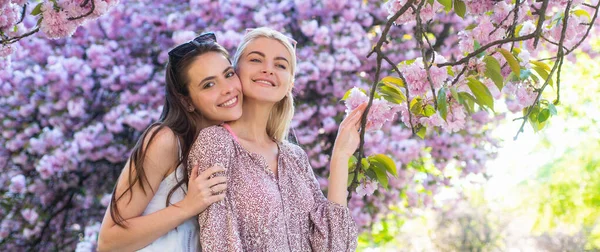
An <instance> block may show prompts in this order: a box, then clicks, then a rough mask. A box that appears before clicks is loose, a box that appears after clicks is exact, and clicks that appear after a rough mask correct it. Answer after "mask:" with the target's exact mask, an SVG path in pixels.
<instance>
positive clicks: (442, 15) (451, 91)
mask: <svg viewBox="0 0 600 252" xmlns="http://www.w3.org/2000/svg"><path fill="white" fill-rule="evenodd" d="M34 5H35V7H33V8H32V9H31V11H30V10H29V6H34ZM115 5H116V2H115V1H99V0H96V1H94V0H84V1H67V0H62V1H61V0H53V1H23V0H21V1H12V0H0V9H2V13H3V15H2V17H1V18H0V39H1V43H0V44H1V46H2V47H1V49H0V52H1V54H2V56H3V58H2V59H1V60H0V121H1V123H2V124H1V125H2V135H1V137H0V144H1V145H2V146H3V148H2V149H0V168H1V169H2V170H1V172H0V184H1V185H2V187H0V188H1V189H0V193H1V194H2V195H3V197H2V202H1V204H0V216H2V220H1V223H0V247H2V248H6V249H8V250H20V249H33V250H70V249H74V248H77V249H78V250H81V251H86V250H93V249H94V246H95V241H96V236H97V230H98V227H99V225H98V223H99V222H100V220H101V218H102V216H103V214H104V211H105V208H106V206H107V205H108V203H109V200H110V193H111V191H112V188H113V186H114V182H115V181H116V179H117V176H118V174H119V173H120V170H121V169H122V167H123V166H124V162H125V161H126V158H127V155H128V153H129V149H130V148H131V147H132V146H133V144H134V143H135V141H136V140H137V138H138V137H139V136H140V134H141V132H142V131H143V130H144V129H145V127H147V126H148V125H149V124H150V122H152V121H153V120H156V119H157V118H158V115H159V114H160V111H161V109H162V107H161V106H162V102H163V99H162V97H163V94H164V90H163V89H164V88H163V82H164V68H165V64H166V61H167V51H168V49H169V48H172V47H173V46H174V45H176V44H178V43H183V42H185V41H188V40H189V39H191V38H193V37H194V36H195V35H196V34H198V33H200V32H202V31H207V30H211V31H215V32H216V34H217V38H218V40H219V43H221V44H222V45H224V46H225V47H226V48H227V49H228V50H230V51H231V52H233V51H234V50H235V46H236V45H237V44H238V43H239V41H240V40H241V38H242V36H243V35H244V32H245V29H246V28H251V27H259V26H269V27H272V28H274V29H277V30H279V31H282V32H284V33H285V34H287V35H289V36H291V37H293V38H294V39H296V40H297V41H298V48H297V54H298V70H299V71H298V74H297V76H296V81H295V91H296V97H297V112H296V115H295V117H294V120H293V123H292V126H293V128H294V130H293V132H294V136H293V137H292V140H293V141H295V142H297V143H298V144H300V145H301V146H302V147H303V148H304V149H305V150H306V151H307V153H308V156H309V158H310V161H311V165H312V166H313V168H314V169H315V172H316V173H317V175H318V180H319V182H320V183H321V186H322V188H323V189H324V190H326V188H327V180H326V178H327V176H328V160H329V155H330V153H331V147H332V143H333V140H334V139H335V136H336V130H337V127H338V124H339V122H340V121H341V119H342V117H343V114H344V111H347V110H349V109H352V108H353V107H355V106H357V105H358V104H360V103H362V102H364V101H367V102H369V110H370V112H369V114H368V115H367V116H365V118H363V121H362V123H363V124H362V125H363V129H364V130H362V133H361V145H360V148H359V150H358V152H357V154H356V156H355V157H354V158H353V159H351V160H350V161H349V162H350V165H351V170H350V172H351V176H350V178H351V181H349V185H350V189H349V190H350V192H351V193H350V194H349V196H350V201H349V207H350V208H351V212H352V214H353V217H354V218H355V220H356V221H357V224H358V225H359V226H360V227H361V229H362V230H363V231H367V230H369V228H370V227H371V225H372V224H373V223H376V222H378V221H379V220H381V219H382V218H384V216H385V215H386V214H388V213H392V212H393V211H395V210H393V209H398V207H400V209H404V210H403V211H405V212H407V211H410V209H415V208H422V207H432V206H433V207H435V204H433V199H434V196H435V195H436V194H437V193H438V192H439V191H440V189H441V188H444V187H448V186H453V185H454V184H455V183H457V181H458V180H460V179H461V178H464V177H466V176H468V175H472V174H480V175H481V174H482V175H485V172H486V171H485V164H486V162H487V161H488V160H490V159H492V158H494V156H495V149H496V148H498V146H499V144H500V140H499V139H494V138H492V137H491V131H492V130H493V128H494V125H496V124H497V123H498V122H499V120H500V119H502V118H504V117H506V116H507V115H504V114H502V113H495V111H496V110H500V109H499V107H501V106H504V104H505V106H506V107H507V108H508V110H509V111H511V112H515V113H516V112H521V113H523V114H522V115H520V116H519V118H518V119H519V120H522V122H523V126H522V127H521V128H520V129H516V130H517V131H518V132H521V131H522V130H523V129H524V128H525V127H524V126H525V124H526V122H529V123H530V125H531V126H532V127H533V129H535V130H540V129H542V128H543V127H544V125H545V123H546V122H547V121H548V119H549V118H550V117H551V116H552V115H553V114H554V113H555V112H556V110H555V106H557V105H559V103H560V96H559V95H560V88H561V86H560V73H561V65H562V62H563V61H564V60H565V59H567V60H568V59H569V56H570V55H571V53H572V52H573V51H574V50H576V49H577V48H581V49H582V50H584V51H589V48H590V45H589V43H588V42H587V40H586V38H587V37H589V35H590V34H594V33H595V32H597V31H596V29H595V26H594V24H595V23H596V22H597V21H596V20H597V19H596V17H597V13H598V1H596V0H594V1H583V0H573V1H566V0H560V1H548V0H544V1H538V0H483V1H475V0H435V1H433V0H420V1H419V0H391V1H387V2H382V1H334V0H308V1H304V0H302V1H301V0H295V1H291V0H287V1H274V0H267V1H242V0H219V1H209V0H190V1H180V0H178V1H144V0H140V1H132V2H127V3H121V4H119V5H118V6H117V7H114V8H112V9H111V7H113V6H115ZM5 13H6V15H5ZM37 32H41V33H42V36H38V35H37V34H35V33H37ZM33 34H35V35H33ZM65 37H66V38H65ZM590 54H592V52H591V51H590ZM548 86H550V88H548ZM341 100H344V102H341ZM523 111H524V112H523ZM367 119H368V120H367ZM393 213H396V214H398V212H397V211H396V212H393ZM400 214H401V213H400Z"/></svg>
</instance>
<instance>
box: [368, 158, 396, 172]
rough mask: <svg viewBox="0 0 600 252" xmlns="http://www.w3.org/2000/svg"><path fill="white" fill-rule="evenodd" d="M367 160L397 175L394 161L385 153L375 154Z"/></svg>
mask: <svg viewBox="0 0 600 252" xmlns="http://www.w3.org/2000/svg"><path fill="white" fill-rule="evenodd" d="M369 162H371V163H372V164H373V165H374V166H380V167H383V168H384V169H385V170H386V171H388V172H389V173H390V174H392V175H394V176H396V177H398V171H397V169H396V163H395V162H394V160H393V159H391V158H390V157H388V156H387V155H385V154H375V155H372V156H370V157H369Z"/></svg>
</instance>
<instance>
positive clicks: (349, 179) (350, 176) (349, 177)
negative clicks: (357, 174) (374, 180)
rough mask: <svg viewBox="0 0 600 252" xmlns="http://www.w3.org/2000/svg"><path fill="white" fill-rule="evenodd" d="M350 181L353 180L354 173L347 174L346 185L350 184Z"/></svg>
mask: <svg viewBox="0 0 600 252" xmlns="http://www.w3.org/2000/svg"><path fill="white" fill-rule="evenodd" d="M352 180H354V172H351V173H349V174H348V184H346V185H350V184H352ZM359 183H360V181H359Z"/></svg>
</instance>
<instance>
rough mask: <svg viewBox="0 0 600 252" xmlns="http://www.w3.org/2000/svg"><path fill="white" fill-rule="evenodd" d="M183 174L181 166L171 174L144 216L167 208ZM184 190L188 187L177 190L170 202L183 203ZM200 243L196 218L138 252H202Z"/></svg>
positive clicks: (162, 182) (164, 181)
mask: <svg viewBox="0 0 600 252" xmlns="http://www.w3.org/2000/svg"><path fill="white" fill-rule="evenodd" d="M183 172H184V168H183V165H180V166H178V167H177V169H175V171H174V172H171V174H169V175H168V176H167V177H166V178H165V179H163V181H161V182H160V185H159V186H158V190H156V194H154V197H152V200H150V202H149V203H148V206H147V207H146V210H144V213H142V215H148V214H151V213H154V212H156V211H158V210H161V209H164V208H165V207H166V205H165V203H166V202H167V196H168V195H169V192H170V191H171V189H172V188H173V187H174V186H175V185H176V184H177V181H180V180H181V179H182V178H183ZM184 190H185V191H187V185H182V186H181V188H178V189H177V190H175V191H174V192H173V194H172V195H171V199H170V202H172V203H176V202H179V201H181V200H182V199H183V198H184V196H185V193H184ZM198 241H199V240H198V222H197V219H196V217H195V216H194V217H192V218H190V219H189V220H186V221H185V222H184V223H182V224H181V225H179V226H178V227H177V228H175V229H173V230H171V231H169V232H168V233H166V234H165V235H163V236H161V237H159V238H158V239H157V240H155V241H154V242H152V243H150V244H148V246H146V247H144V248H143V249H140V250H138V251H143V252H155V251H156V252H159V251H160V252H163V251H172V252H196V251H200V246H199V245H200V244H199V242H198Z"/></svg>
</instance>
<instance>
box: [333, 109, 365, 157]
mask: <svg viewBox="0 0 600 252" xmlns="http://www.w3.org/2000/svg"><path fill="white" fill-rule="evenodd" d="M366 108H367V103H366V102H365V103H363V104H361V105H359V106H358V107H356V108H355V109H354V110H352V112H350V114H348V116H347V117H346V118H345V119H344V120H342V122H341V123H340V128H339V130H338V135H337V137H336V139H335V144H334V145H333V154H337V155H339V156H340V157H344V158H350V156H352V154H354V152H355V151H356V148H358V144H359V143H360V134H359V131H358V130H359V129H360V118H361V117H362V114H363V113H364V112H365V109H366ZM337 155H336V156H337ZM346 161H347V160H346Z"/></svg>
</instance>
